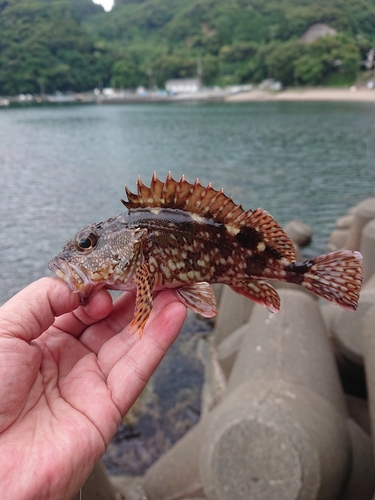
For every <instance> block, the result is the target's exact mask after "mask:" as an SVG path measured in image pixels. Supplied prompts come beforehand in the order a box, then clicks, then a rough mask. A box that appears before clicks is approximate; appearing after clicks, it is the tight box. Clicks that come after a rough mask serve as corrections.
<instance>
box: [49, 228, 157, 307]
mask: <svg viewBox="0 0 375 500" xmlns="http://www.w3.org/2000/svg"><path fill="white" fill-rule="evenodd" d="M114 222H115V223H114ZM116 222H117V223H116ZM146 234H147V230H146V229H141V228H133V227H132V228H129V227H127V226H124V225H123V224H120V223H118V221H116V220H111V219H110V220H109V221H107V222H104V223H99V224H90V225H88V226H85V227H83V228H82V229H81V230H80V231H79V232H78V233H77V234H76V236H75V237H74V238H73V239H72V240H70V241H69V242H68V243H67V244H66V245H65V247H64V248H63V250H62V252H61V253H60V254H59V255H57V256H56V257H55V258H54V259H52V260H51V261H50V263H49V265H48V267H49V268H50V269H51V271H53V272H54V273H56V275H57V276H58V277H59V278H61V279H63V280H64V281H65V282H66V283H67V284H68V286H69V288H70V289H71V290H72V291H73V292H77V293H79V295H80V297H81V302H82V303H84V302H85V301H86V299H87V298H88V297H90V296H92V295H94V294H95V293H97V292H98V291H99V290H100V289H101V288H103V287H104V288H110V289H114V290H116V289H117V290H119V289H125V288H127V286H128V287H129V284H130V282H131V281H132V279H133V276H134V271H135V270H136V268H137V267H138V266H139V265H141V264H142V260H143V252H142V242H143V240H144V238H145V236H146Z"/></svg>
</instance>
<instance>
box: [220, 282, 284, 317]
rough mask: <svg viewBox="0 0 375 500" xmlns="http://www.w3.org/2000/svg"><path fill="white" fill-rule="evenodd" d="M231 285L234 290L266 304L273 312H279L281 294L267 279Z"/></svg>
mask: <svg viewBox="0 0 375 500" xmlns="http://www.w3.org/2000/svg"><path fill="white" fill-rule="evenodd" d="M229 286H230V287H231V289H232V290H233V291H234V292H236V293H239V294H240V295H243V296H244V297H247V298H248V299H250V300H253V301H254V302H257V303H258V304H261V305H263V306H266V307H267V309H269V310H270V311H271V312H279V310H280V297H279V294H278V293H277V292H276V290H275V289H274V288H273V286H271V285H270V284H269V283H266V282H265V281H241V282H239V283H235V284H234V285H229Z"/></svg>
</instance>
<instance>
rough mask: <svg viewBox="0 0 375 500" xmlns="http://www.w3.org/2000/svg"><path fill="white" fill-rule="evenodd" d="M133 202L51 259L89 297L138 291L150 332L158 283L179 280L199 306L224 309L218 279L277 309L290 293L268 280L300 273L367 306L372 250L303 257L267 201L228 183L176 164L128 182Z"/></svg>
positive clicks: (183, 293) (318, 289)
mask: <svg viewBox="0 0 375 500" xmlns="http://www.w3.org/2000/svg"><path fill="white" fill-rule="evenodd" d="M125 191H126V194H127V198H128V200H127V201H124V200H121V201H122V203H123V204H124V205H125V207H126V208H127V209H128V210H127V211H126V212H124V213H122V214H120V215H118V216H117V217H114V218H111V219H108V220H106V221H104V222H100V223H98V224H96V223H94V224H90V225H88V226H85V227H84V228H82V229H81V230H80V231H79V232H78V233H77V234H76V236H75V237H74V238H73V239H72V240H71V241H69V242H68V243H67V244H66V246H65V247H64V249H63V250H62V252H61V253H60V254H59V255H58V256H57V257H55V258H54V259H53V260H51V262H50V263H49V267H50V269H51V270H52V271H54V272H55V273H56V274H57V276H58V277H60V278H62V279H63V280H65V281H66V282H67V283H68V285H69V287H70V288H71V290H73V291H75V292H77V293H79V294H80V296H81V301H84V300H85V299H86V298H88V297H90V296H91V295H93V294H95V293H96V292H97V291H98V290H100V289H101V288H102V287H104V288H108V289H112V290H130V291H134V292H135V293H136V303H135V311H134V317H133V320H132V322H131V329H132V330H134V331H139V332H140V334H142V332H143V329H144V327H145V325H146V322H147V320H148V318H149V316H150V313H151V309H152V296H153V291H154V290H160V289H164V288H169V289H172V290H173V291H174V292H175V294H176V295H177V297H178V298H179V300H181V302H183V304H185V306H186V307H188V308H190V309H191V310H193V311H195V312H197V313H199V314H201V315H203V316H205V317H212V316H215V314H216V313H217V309H216V300H215V296H214V293H213V290H212V288H211V286H210V283H211V284H212V283H224V284H226V285H229V286H230V287H231V288H232V289H233V290H234V291H235V292H237V293H239V294H241V295H244V296H245V297H247V298H249V299H251V300H253V301H255V302H258V303H259V304H263V305H265V306H266V307H267V308H268V309H269V310H270V311H272V312H277V311H279V308H280V298H279V295H278V293H277V292H276V290H275V289H274V288H273V287H272V286H271V285H270V284H269V283H268V281H271V280H276V281H285V282H288V283H296V284H298V285H301V286H302V287H304V288H306V289H307V290H309V291H310V292H313V293H314V294H316V295H319V296H320V297H324V298H325V299H327V300H329V301H332V302H335V303H337V304H339V305H340V306H342V307H344V308H345V309H349V310H355V309H356V308H357V303H358V296H359V291H360V287H361V283H362V255H361V254H360V253H359V252H355V251H350V250H342V251H338V252H333V253H329V254H325V255H321V256H318V257H315V258H312V259H308V260H305V261H304V262H296V255H295V248H294V245H293V243H292V241H291V240H290V239H289V237H288V236H287V235H286V233H285V232H284V230H283V229H282V228H281V227H280V226H279V224H278V223H277V222H276V221H275V220H274V218H273V217H272V216H271V215H270V214H269V213H268V212H266V211H265V210H264V209H263V208H257V209H256V210H254V211H253V210H247V211H244V210H243V208H242V206H241V205H236V204H235V203H234V202H233V201H232V198H228V197H227V196H226V195H225V194H224V192H223V190H221V191H216V190H215V189H213V188H212V186H211V184H209V185H208V186H207V187H203V186H202V185H201V184H200V183H199V181H198V180H196V182H195V183H194V184H189V183H188V182H187V181H186V180H185V177H184V176H183V177H182V178H181V180H180V181H179V182H177V181H175V180H174V179H173V178H172V177H171V175H170V174H169V175H168V177H167V179H166V181H165V182H161V181H160V180H159V179H158V178H157V176H156V174H155V173H154V175H153V178H152V181H151V186H150V187H146V186H145V185H144V184H143V183H142V181H141V179H140V178H138V181H137V194H134V193H132V192H130V190H129V189H128V188H127V187H125Z"/></svg>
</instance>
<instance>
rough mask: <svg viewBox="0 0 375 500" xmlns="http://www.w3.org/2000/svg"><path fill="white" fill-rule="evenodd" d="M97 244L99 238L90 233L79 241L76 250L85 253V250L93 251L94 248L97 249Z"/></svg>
mask: <svg viewBox="0 0 375 500" xmlns="http://www.w3.org/2000/svg"><path fill="white" fill-rule="evenodd" d="M97 243H98V237H97V236H96V234H94V233H90V234H89V235H87V236H82V237H81V238H79V239H78V240H77V243H76V248H77V250H80V251H81V252H82V251H83V252H84V251H85V250H92V249H93V248H95V247H96V244H97Z"/></svg>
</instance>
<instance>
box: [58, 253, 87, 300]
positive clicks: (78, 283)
mask: <svg viewBox="0 0 375 500" xmlns="http://www.w3.org/2000/svg"><path fill="white" fill-rule="evenodd" d="M48 267H49V268H50V270H51V271H52V272H54V273H55V274H56V275H57V276H58V277H59V278H61V279H62V280H64V281H65V283H67V285H68V286H69V288H70V290H71V291H72V292H74V293H79V295H80V297H81V303H83V302H84V301H85V299H87V298H88V297H90V296H91V295H93V293H94V291H95V288H96V286H95V285H94V284H93V283H92V282H91V280H90V279H89V278H88V277H87V276H86V275H85V273H84V272H83V271H82V270H81V269H79V267H77V266H75V265H74V264H71V263H69V262H67V261H66V260H64V259H61V258H59V257H56V258H55V259H52V260H51V262H50V263H49V264H48Z"/></svg>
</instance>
